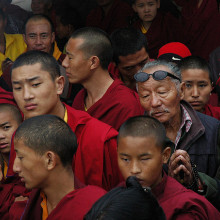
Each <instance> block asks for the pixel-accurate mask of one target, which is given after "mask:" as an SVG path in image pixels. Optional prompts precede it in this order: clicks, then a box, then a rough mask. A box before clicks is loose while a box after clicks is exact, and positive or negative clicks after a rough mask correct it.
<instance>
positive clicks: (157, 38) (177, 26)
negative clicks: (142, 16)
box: [133, 11, 182, 59]
mask: <svg viewBox="0 0 220 220" xmlns="http://www.w3.org/2000/svg"><path fill="white" fill-rule="evenodd" d="M133 26H134V27H136V28H138V29H140V30H141V21H140V20H138V21H137V22H136V23H134V25H133ZM181 32H182V28H181V23H180V22H179V21H178V20H177V19H176V18H175V17H173V16H172V15H171V14H169V13H166V14H165V13H162V12H160V11H158V12H157V15H156V17H155V19H154V20H153V22H152V24H151V26H150V28H149V29H148V31H147V33H146V34H145V36H146V38H147V41H148V53H149V56H150V58H151V59H157V56H158V51H159V49H160V48H161V47H162V46H163V45H165V44H167V43H169V42H174V41H179V42H181V41H182V38H181Z"/></svg>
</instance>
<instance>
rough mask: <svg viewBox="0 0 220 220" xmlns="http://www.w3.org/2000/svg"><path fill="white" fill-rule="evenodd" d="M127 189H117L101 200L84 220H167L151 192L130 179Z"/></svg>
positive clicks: (135, 180)
mask: <svg viewBox="0 0 220 220" xmlns="http://www.w3.org/2000/svg"><path fill="white" fill-rule="evenodd" d="M126 185H127V187H117V188H115V189H113V190H111V191H110V192H108V193H107V194H105V195H104V196H103V197H102V198H101V199H99V200H98V201H97V202H96V203H95V204H94V205H93V206H92V208H91V209H90V211H89V212H88V213H87V214H86V216H85V217H84V220H93V219H96V220H121V219H126V220H151V219H154V220H165V219H166V218H165V214H164V212H163V210H162V208H161V207H160V206H159V204H158V202H157V200H156V198H154V196H153V195H152V193H151V192H150V190H149V189H148V190H144V189H143V188H142V186H141V185H140V184H139V182H138V181H137V179H136V178H135V177H133V176H131V177H128V179H127V181H126Z"/></svg>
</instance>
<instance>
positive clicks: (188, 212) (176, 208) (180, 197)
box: [152, 173, 220, 220]
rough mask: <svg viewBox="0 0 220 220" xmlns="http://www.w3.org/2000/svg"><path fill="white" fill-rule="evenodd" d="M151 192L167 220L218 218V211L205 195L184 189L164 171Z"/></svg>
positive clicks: (219, 214) (219, 215) (219, 217)
mask: <svg viewBox="0 0 220 220" xmlns="http://www.w3.org/2000/svg"><path fill="white" fill-rule="evenodd" d="M152 192H153V194H154V195H155V196H156V198H157V200H158V202H159V204H160V206H161V207H162V208H163V210H164V213H165V215H166V217H167V220H169V219H175V220H186V219H187V220H190V219H192V220H207V219H220V213H219V212H218V211H217V209H215V207H214V206H213V205H212V204H211V203H210V202H209V201H208V200H206V199H205V197H203V196H200V195H199V194H197V193H195V192H193V191H191V190H188V189H186V188H185V187H184V186H182V185H181V184H180V183H178V182H177V181H176V180H175V179H173V178H171V177H169V176H167V175H166V174H165V173H164V177H163V180H162V182H161V183H160V184H159V185H157V186H156V187H155V188H154V189H153V190H152Z"/></svg>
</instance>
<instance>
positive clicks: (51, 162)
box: [45, 151, 57, 170]
mask: <svg viewBox="0 0 220 220" xmlns="http://www.w3.org/2000/svg"><path fill="white" fill-rule="evenodd" d="M45 158H46V159H45V163H46V168H47V170H52V169H53V168H54V167H55V166H56V163H57V161H56V160H57V159H56V155H55V154H54V152H52V151H48V152H46V153H45Z"/></svg>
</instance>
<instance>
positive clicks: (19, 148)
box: [14, 138, 36, 156]
mask: <svg viewBox="0 0 220 220" xmlns="http://www.w3.org/2000/svg"><path fill="white" fill-rule="evenodd" d="M14 148H15V151H16V153H19V154H22V155H27V156H32V155H36V152H35V151H34V150H33V149H31V148H30V147H28V146H26V145H25V143H24V141H23V140H22V138H21V139H19V140H17V139H16V138H14Z"/></svg>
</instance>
